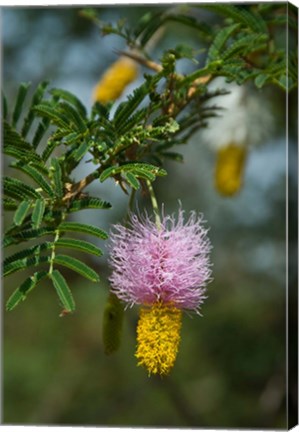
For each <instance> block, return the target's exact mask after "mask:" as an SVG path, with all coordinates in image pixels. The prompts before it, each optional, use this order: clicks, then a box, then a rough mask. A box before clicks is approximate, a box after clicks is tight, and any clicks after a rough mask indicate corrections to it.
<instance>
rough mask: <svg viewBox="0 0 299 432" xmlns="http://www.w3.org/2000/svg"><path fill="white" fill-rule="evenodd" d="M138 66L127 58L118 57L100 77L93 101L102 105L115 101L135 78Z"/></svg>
mask: <svg viewBox="0 0 299 432" xmlns="http://www.w3.org/2000/svg"><path fill="white" fill-rule="evenodd" d="M137 75H138V66H137V65H136V63H135V62H134V61H133V60H131V59H130V58H128V57H125V56H123V57H120V58H119V59H118V60H117V61H116V62H115V63H113V65H112V66H110V68H109V69H108V70H107V71H106V72H105V74H104V75H103V76H102V77H101V79H100V81H99V82H98V84H97V85H96V87H95V88H94V91H93V100H94V101H97V102H101V103H103V104H105V103H107V102H110V101H113V100H115V99H117V98H118V97H119V96H120V95H121V94H122V92H123V91H124V89H125V88H126V86H127V85H128V84H130V83H131V82H132V81H134V80H135V79H136V78H137Z"/></svg>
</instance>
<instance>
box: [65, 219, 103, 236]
mask: <svg viewBox="0 0 299 432" xmlns="http://www.w3.org/2000/svg"><path fill="white" fill-rule="evenodd" d="M58 229H59V231H62V232H63V231H70V232H80V233H82V234H91V235H93V236H95V237H99V238H101V239H103V240H106V239H107V238H108V234H107V233H105V231H103V230H101V229H100V228H97V227H95V226H93V225H85V224H82V223H78V222H62V223H61V224H60V225H59V226H58Z"/></svg>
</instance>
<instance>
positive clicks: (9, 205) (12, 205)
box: [2, 198, 18, 211]
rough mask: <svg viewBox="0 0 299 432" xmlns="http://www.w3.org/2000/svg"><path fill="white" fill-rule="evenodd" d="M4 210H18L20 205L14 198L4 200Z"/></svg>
mask: <svg viewBox="0 0 299 432" xmlns="http://www.w3.org/2000/svg"><path fill="white" fill-rule="evenodd" d="M2 202H3V208H4V210H8V211H11V210H16V209H17V208H18V203H17V202H16V201H15V200H14V199H12V198H2Z"/></svg>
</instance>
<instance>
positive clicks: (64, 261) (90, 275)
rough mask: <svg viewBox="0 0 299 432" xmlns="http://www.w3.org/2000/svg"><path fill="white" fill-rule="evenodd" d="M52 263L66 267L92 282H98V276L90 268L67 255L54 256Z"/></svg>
mask: <svg viewBox="0 0 299 432" xmlns="http://www.w3.org/2000/svg"><path fill="white" fill-rule="evenodd" d="M54 263H55V264H60V265H62V266H64V267H68V268H69V269H71V270H73V271H75V272H77V273H79V274H80V275H81V276H84V277H85V278H87V279H89V280H91V281H93V282H99V280H100V278H99V275H98V274H97V273H96V272H95V271H94V270H93V269H92V268H91V267H89V266H88V265H86V264H84V263H83V262H82V261H80V260H78V259H77V258H73V257H70V256H67V255H56V256H55V258H54Z"/></svg>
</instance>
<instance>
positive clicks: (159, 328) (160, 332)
mask: <svg viewBox="0 0 299 432" xmlns="http://www.w3.org/2000/svg"><path fill="white" fill-rule="evenodd" d="M181 325H182V311H181V310H180V309H178V308H176V307H174V306H171V305H167V304H163V303H155V304H154V305H153V306H151V307H150V308H149V307H143V308H141V310H140V318H139V322H138V326H137V351H136V354H135V355H136V357H137V359H138V360H139V361H138V366H140V365H142V366H145V367H146V368H147V370H148V372H149V375H150V374H160V375H167V374H168V373H169V372H170V370H171V368H172V367H173V365H174V362H175V359H176V356H177V353H178V348H179V343H180V329H181Z"/></svg>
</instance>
